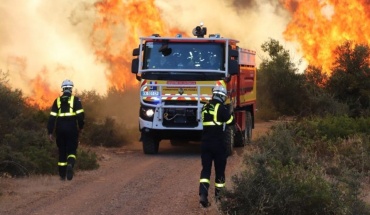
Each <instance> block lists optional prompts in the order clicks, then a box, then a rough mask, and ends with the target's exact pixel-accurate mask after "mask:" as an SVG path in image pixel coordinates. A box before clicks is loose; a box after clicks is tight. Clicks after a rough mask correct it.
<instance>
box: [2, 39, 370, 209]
mask: <svg viewBox="0 0 370 215" xmlns="http://www.w3.org/2000/svg"><path fill="white" fill-rule="evenodd" d="M262 50H263V51H264V52H265V53H266V54H267V57H266V58H264V59H263V61H262V63H261V64H260V65H259V69H258V75H257V78H258V84H257V98H258V99H257V107H258V111H257V115H256V121H261V120H278V121H279V119H282V118H283V119H284V118H289V119H293V120H289V121H282V122H281V123H277V124H276V125H275V126H274V127H273V128H272V129H271V130H270V132H269V133H268V134H267V135H264V136H262V137H260V138H259V139H257V140H256V141H254V142H253V143H251V144H250V145H247V146H245V154H244V164H245V168H244V169H243V170H241V172H240V173H239V174H237V175H235V176H233V180H232V182H229V183H231V184H232V187H228V189H226V190H225V192H223V193H222V198H221V200H220V202H219V203H220V204H219V208H220V211H221V212H222V213H224V214H284V215H289V214H292V215H293V214H294V215H300V214H336V215H340V214H343V215H344V214H363V215H366V214H370V207H369V205H366V203H365V202H364V201H363V198H362V197H363V194H364V193H362V192H361V191H362V188H363V187H364V185H366V184H367V185H368V184H369V181H370V175H369V174H370V48H369V46H368V45H364V44H355V43H353V42H351V41H347V42H345V43H344V44H342V45H340V46H338V48H337V49H336V51H335V52H334V53H333V56H335V59H336V60H335V63H334V64H333V67H332V68H331V71H322V69H321V68H320V67H317V66H313V65H310V66H308V68H307V69H306V70H305V71H304V73H299V72H298V69H297V65H296V64H295V63H294V62H292V59H291V56H290V53H289V51H287V50H285V49H284V47H283V46H281V45H280V44H279V42H278V41H276V40H274V39H270V40H269V41H267V42H265V43H264V44H262ZM329 74H330V75H329ZM10 86H11V84H10V83H8V80H7V74H6V72H4V71H0V96H1V97H2V104H1V112H0V175H1V176H0V177H24V176H28V175H30V174H57V166H56V163H57V157H58V154H57V148H56V144H55V143H52V142H50V141H49V140H48V138H47V131H46V123H47V120H48V117H49V111H50V110H40V109H39V108H37V107H33V106H29V105H28V104H27V103H26V102H25V101H26V98H25V97H24V95H23V93H22V91H21V90H19V89H12V88H11V87H10ZM76 95H77V96H79V97H80V98H81V99H82V102H83V107H84V110H85V113H86V127H85V128H84V131H83V133H82V134H81V137H80V145H79V150H78V155H77V157H78V158H77V165H76V168H77V169H79V170H92V169H96V168H98V167H99V164H98V156H97V155H96V154H95V153H94V150H93V148H94V147H98V146H99V147H121V146H123V145H125V144H127V143H129V142H130V141H132V140H137V138H138V137H139V134H138V129H137V127H130V126H131V125H133V124H135V125H136V124H137V112H136V110H138V100H135V99H137V98H136V95H138V92H136V91H135V90H132V91H131V90H125V91H118V90H116V89H110V90H109V91H108V92H107V94H106V95H101V94H99V93H98V92H96V91H83V92H76ZM122 101H123V103H122ZM127 104H129V105H127ZM50 105H51V104H50ZM135 105H137V107H136V106H135ZM133 106H134V107H133ZM133 110H134V111H133ZM128 125H130V126H128ZM0 194H1V188H0Z"/></svg>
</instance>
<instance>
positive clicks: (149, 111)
mask: <svg viewBox="0 0 370 215" xmlns="http://www.w3.org/2000/svg"><path fill="white" fill-rule="evenodd" d="M154 110H155V109H154V108H152V107H148V106H145V105H141V107H140V118H142V119H143V120H147V121H153V117H154Z"/></svg>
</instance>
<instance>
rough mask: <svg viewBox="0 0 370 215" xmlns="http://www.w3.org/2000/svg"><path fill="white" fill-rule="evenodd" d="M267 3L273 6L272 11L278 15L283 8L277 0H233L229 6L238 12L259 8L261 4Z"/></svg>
mask: <svg viewBox="0 0 370 215" xmlns="http://www.w3.org/2000/svg"><path fill="white" fill-rule="evenodd" d="M266 4H269V5H270V6H272V7H273V8H274V13H275V14H276V15H280V14H281V13H280V12H281V10H282V9H283V7H282V5H281V4H280V3H279V1H278V0H233V1H232V2H231V6H232V7H233V8H234V9H235V10H236V11H237V13H238V14H242V13H244V12H250V11H258V10H260V7H261V5H266Z"/></svg>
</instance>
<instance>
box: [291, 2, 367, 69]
mask: <svg viewBox="0 0 370 215" xmlns="http://www.w3.org/2000/svg"><path fill="white" fill-rule="evenodd" d="M284 6H285V8H286V9H288V10H289V11H290V12H291V16H292V20H291V21H290V23H289V24H288V26H287V28H286V30H285V32H284V36H285V38H286V39H287V40H290V41H297V42H298V43H299V44H300V46H301V51H302V53H303V55H304V58H305V59H306V60H307V62H308V63H309V64H310V65H315V66H322V69H323V71H324V72H325V73H330V68H331V65H332V63H333V61H334V57H333V55H332V51H333V50H334V49H335V48H336V47H337V46H338V45H342V43H343V42H344V41H346V40H352V41H354V42H356V43H361V44H369V43H370V35H369V32H370V2H369V0H347V1H339V0H316V1H303V0H284Z"/></svg>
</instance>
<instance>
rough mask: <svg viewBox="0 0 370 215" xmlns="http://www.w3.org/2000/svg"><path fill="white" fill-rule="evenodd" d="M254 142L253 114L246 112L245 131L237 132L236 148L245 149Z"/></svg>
mask: <svg viewBox="0 0 370 215" xmlns="http://www.w3.org/2000/svg"><path fill="white" fill-rule="evenodd" d="M251 140H252V114H251V112H249V111H247V112H246V119H245V130H244V131H237V132H236V134H235V147H243V146H245V145H246V144H249V143H251Z"/></svg>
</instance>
